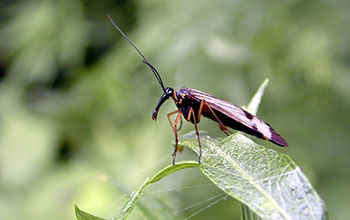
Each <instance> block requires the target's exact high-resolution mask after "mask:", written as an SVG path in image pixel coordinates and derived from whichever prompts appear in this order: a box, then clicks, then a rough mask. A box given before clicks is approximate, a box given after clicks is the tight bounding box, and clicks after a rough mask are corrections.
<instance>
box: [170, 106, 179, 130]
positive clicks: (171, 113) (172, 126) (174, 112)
mask: <svg viewBox="0 0 350 220" xmlns="http://www.w3.org/2000/svg"><path fill="white" fill-rule="evenodd" d="M176 113H179V110H176V111H173V112H170V113H169V114H168V120H169V123H170V126H171V128H172V129H173V131H174V125H173V123H172V122H171V119H170V116H172V115H173V114H176Z"/></svg>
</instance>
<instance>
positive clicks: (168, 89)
mask: <svg viewBox="0 0 350 220" xmlns="http://www.w3.org/2000/svg"><path fill="white" fill-rule="evenodd" d="M173 92H174V89H172V88H170V87H167V88H166V89H165V93H166V94H172V93H173Z"/></svg>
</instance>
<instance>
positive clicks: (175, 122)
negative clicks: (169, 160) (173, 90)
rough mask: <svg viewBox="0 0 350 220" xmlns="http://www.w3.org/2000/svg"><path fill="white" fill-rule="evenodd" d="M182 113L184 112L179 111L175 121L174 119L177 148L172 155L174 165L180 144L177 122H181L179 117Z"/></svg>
mask: <svg viewBox="0 0 350 220" xmlns="http://www.w3.org/2000/svg"><path fill="white" fill-rule="evenodd" d="M181 115H182V113H181V112H179V114H178V115H177V116H176V118H175V121H174V134H175V150H174V153H173V154H172V156H173V165H175V158H176V153H177V146H178V143H179V138H178V136H177V124H178V123H179V119H180V118H181Z"/></svg>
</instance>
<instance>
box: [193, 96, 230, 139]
mask: <svg viewBox="0 0 350 220" xmlns="http://www.w3.org/2000/svg"><path fill="white" fill-rule="evenodd" d="M202 103H205V105H206V106H207V107H208V108H209V110H210V111H211V113H213V115H214V117H215V118H216V120H217V121H218V123H219V127H220V129H221V130H222V131H223V132H224V133H225V134H226V135H227V136H229V135H230V134H232V132H231V131H230V130H228V128H227V127H226V126H225V125H224V124H223V123H222V122H221V121H220V119H219V118H218V116H216V114H215V112H214V111H213V109H212V108H211V107H210V106H209V104H208V103H207V102H206V101H205V100H202V102H201V105H200V107H199V111H198V115H199V116H198V118H200V115H201V113H202Z"/></svg>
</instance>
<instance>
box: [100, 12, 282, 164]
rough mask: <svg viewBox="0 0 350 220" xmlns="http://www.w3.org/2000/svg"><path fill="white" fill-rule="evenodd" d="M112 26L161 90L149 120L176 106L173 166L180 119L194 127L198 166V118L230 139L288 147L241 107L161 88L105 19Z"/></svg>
mask: <svg viewBox="0 0 350 220" xmlns="http://www.w3.org/2000/svg"><path fill="white" fill-rule="evenodd" d="M107 17H108V19H109V20H110V22H111V23H112V24H113V26H114V27H115V28H116V29H117V30H118V31H119V32H120V33H121V34H122V35H123V36H124V37H125V39H126V40H128V41H129V43H130V44H131V46H133V47H134V48H135V50H136V51H137V52H138V53H139V54H140V55H141V57H142V59H143V62H144V63H145V64H146V65H147V66H148V67H149V68H150V69H151V71H152V72H153V74H154V76H155V77H156V79H157V81H158V82H159V84H160V86H161V87H162V90H163V95H162V96H161V97H160V99H159V101H158V103H157V105H156V107H155V108H154V110H153V114H152V119H153V120H157V115H158V111H159V109H160V107H161V106H162V104H163V103H164V102H165V101H166V100H168V99H169V98H172V99H173V100H174V102H175V105H176V106H177V110H176V111H173V112H170V113H169V114H168V120H169V123H170V126H171V128H172V130H173V132H174V135H175V150H174V153H173V154H172V157H173V161H172V162H173V164H175V158H176V153H177V151H178V141H179V139H178V130H179V128H178V124H179V121H180V122H182V116H183V117H184V118H185V120H187V121H189V122H192V124H194V127H195V130H196V135H197V139H198V146H199V156H198V162H199V163H200V162H201V157H202V147H201V142H200V138H199V132H198V127H197V124H198V123H199V122H200V120H201V116H202V115H203V116H204V117H207V118H209V119H211V120H213V121H216V122H217V123H218V125H219V127H220V129H221V130H222V131H223V132H224V133H225V134H226V135H230V134H232V132H231V131H230V130H229V129H228V128H227V127H230V128H232V129H235V130H238V131H242V132H245V133H247V134H250V135H253V136H256V137H258V138H262V139H266V140H269V141H271V142H272V143H274V144H277V145H279V146H282V147H284V146H288V143H287V142H286V141H285V140H284V139H283V138H282V137H281V136H280V135H279V134H278V133H277V132H276V131H275V130H274V129H273V128H272V127H271V126H270V125H269V124H267V123H266V122H264V121H263V120H261V119H260V118H258V117H256V116H254V115H252V114H250V113H249V112H247V111H245V110H244V109H242V108H241V107H239V106H237V105H234V104H232V103H230V102H228V101H225V100H222V99H219V98H216V97H215V96H213V95H210V94H207V93H205V92H202V91H199V90H196V89H191V88H185V87H184V88H182V89H180V90H174V89H173V88H170V87H167V88H165V87H164V84H163V81H162V78H161V77H160V75H159V73H158V71H157V70H156V68H155V67H154V66H153V65H152V64H150V62H149V61H148V60H147V58H146V57H145V56H144V55H143V53H142V52H141V51H140V50H139V49H138V48H137V47H136V46H135V44H134V43H133V42H132V41H131V40H130V39H129V38H128V36H126V34H125V33H124V32H123V31H122V30H121V29H120V28H119V27H118V26H117V25H116V24H115V23H114V21H113V20H112V18H111V17H110V16H109V15H107ZM175 114H177V116H176V118H175V121H174V123H173V122H172V121H171V119H170V116H172V115H175ZM181 124H182V123H181Z"/></svg>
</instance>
